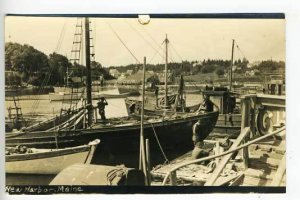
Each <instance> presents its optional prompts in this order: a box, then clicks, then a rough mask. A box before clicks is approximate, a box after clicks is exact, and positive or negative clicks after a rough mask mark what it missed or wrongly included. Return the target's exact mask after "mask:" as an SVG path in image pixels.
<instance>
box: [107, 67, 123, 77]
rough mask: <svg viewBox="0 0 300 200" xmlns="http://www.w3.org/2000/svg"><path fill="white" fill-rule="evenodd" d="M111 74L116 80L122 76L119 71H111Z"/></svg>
mask: <svg viewBox="0 0 300 200" xmlns="http://www.w3.org/2000/svg"><path fill="white" fill-rule="evenodd" d="M109 73H110V75H112V76H113V77H115V78H118V77H119V76H120V74H121V73H120V72H119V71H118V70H117V69H110V70H109Z"/></svg>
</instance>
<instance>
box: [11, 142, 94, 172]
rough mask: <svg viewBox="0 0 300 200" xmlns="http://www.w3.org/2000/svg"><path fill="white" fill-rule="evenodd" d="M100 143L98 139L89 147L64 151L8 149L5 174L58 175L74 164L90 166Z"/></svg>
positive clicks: (65, 149) (78, 147)
mask: <svg viewBox="0 0 300 200" xmlns="http://www.w3.org/2000/svg"><path fill="white" fill-rule="evenodd" d="M99 143H100V140H99V139H96V140H94V141H92V142H90V143H89V144H87V145H82V146H77V147H72V148H64V149H36V148H25V147H22V146H19V147H17V148H6V154H7V155H5V172H6V173H13V174H57V173H59V172H60V171H61V170H63V169H64V168H66V167H68V166H70V165H72V164H76V163H81V164H89V163H90V162H91V159H92V157H93V155H94V152H95V149H96V147H97V145H98V144H99ZM20 148H22V151H19V150H20Z"/></svg>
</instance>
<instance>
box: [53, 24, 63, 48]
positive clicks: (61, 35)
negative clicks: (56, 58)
mask: <svg viewBox="0 0 300 200" xmlns="http://www.w3.org/2000/svg"><path fill="white" fill-rule="evenodd" d="M65 32H66V21H64V24H63V27H62V30H61V32H60V35H59V39H58V42H57V45H56V48H55V50H54V52H56V53H58V52H59V51H60V48H61V45H62V41H63V40H64V37H65Z"/></svg>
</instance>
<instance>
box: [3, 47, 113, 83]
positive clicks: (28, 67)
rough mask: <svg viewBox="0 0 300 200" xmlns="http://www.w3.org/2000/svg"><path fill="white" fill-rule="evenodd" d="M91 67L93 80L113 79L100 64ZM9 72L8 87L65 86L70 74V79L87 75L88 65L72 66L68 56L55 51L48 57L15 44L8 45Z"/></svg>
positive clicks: (7, 61) (7, 67) (6, 65)
mask: <svg viewBox="0 0 300 200" xmlns="http://www.w3.org/2000/svg"><path fill="white" fill-rule="evenodd" d="M91 68H92V70H93V71H92V74H93V76H92V78H93V79H98V78H99V76H100V75H101V76H104V78H105V79H111V78H112V77H111V76H110V75H109V73H108V72H107V70H105V69H104V68H102V66H101V64H100V63H98V62H92V63H91ZM5 70H6V71H7V73H6V77H5V83H6V84H7V85H21V84H31V85H34V86H41V85H44V86H45V85H47V86H63V85H65V84H66V82H67V81H66V79H67V76H66V75H67V71H68V73H69V75H70V76H78V77H83V76H85V73H86V68H85V66H83V65H80V64H78V63H73V64H72V63H71V62H70V61H69V60H68V58H67V57H66V56H63V55H60V54H58V53H55V52H53V53H51V54H50V55H49V56H47V55H46V54H44V53H43V52H41V51H39V50H37V49H35V48H34V47H32V46H30V45H27V44H24V45H21V44H18V43H12V42H9V43H6V44H5ZM9 72H11V73H9Z"/></svg>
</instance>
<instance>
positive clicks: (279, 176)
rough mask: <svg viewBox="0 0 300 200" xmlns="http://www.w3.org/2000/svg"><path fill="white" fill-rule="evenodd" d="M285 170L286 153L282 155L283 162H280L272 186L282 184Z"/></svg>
mask: <svg viewBox="0 0 300 200" xmlns="http://www.w3.org/2000/svg"><path fill="white" fill-rule="evenodd" d="M285 171H286V160H285V154H284V156H283V157H282V159H281V162H280V164H279V167H278V169H277V171H276V174H275V176H274V178H273V181H272V183H271V186H276V187H278V186H280V183H281V182H282V178H283V175H284V174H285Z"/></svg>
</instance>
